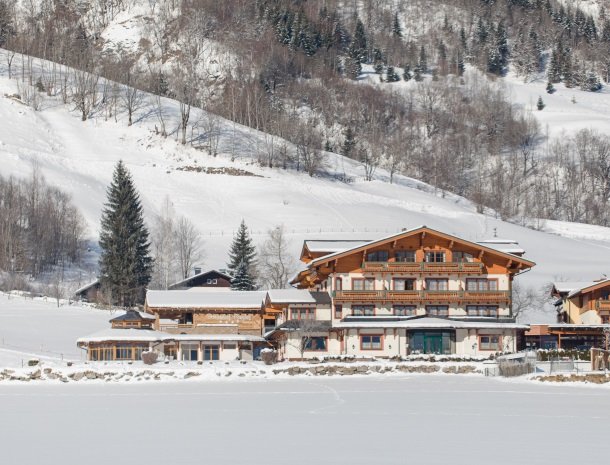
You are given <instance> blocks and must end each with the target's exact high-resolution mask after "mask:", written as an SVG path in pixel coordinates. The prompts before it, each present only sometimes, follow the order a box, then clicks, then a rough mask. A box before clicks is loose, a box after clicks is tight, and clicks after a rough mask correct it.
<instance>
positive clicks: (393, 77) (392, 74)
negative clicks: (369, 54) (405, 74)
mask: <svg viewBox="0 0 610 465" xmlns="http://www.w3.org/2000/svg"><path fill="white" fill-rule="evenodd" d="M386 81H387V82H397V81H400V76H399V75H398V73H397V72H396V70H395V69H394V67H393V66H388V70H387V71H386Z"/></svg>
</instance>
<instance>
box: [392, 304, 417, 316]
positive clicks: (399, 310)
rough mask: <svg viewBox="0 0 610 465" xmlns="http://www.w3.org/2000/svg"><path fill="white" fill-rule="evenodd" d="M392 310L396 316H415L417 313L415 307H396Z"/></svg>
mask: <svg viewBox="0 0 610 465" xmlns="http://www.w3.org/2000/svg"><path fill="white" fill-rule="evenodd" d="M392 309H393V311H394V315H396V316H413V315H415V314H416V312H417V307H416V306H415V305H394V307H392Z"/></svg>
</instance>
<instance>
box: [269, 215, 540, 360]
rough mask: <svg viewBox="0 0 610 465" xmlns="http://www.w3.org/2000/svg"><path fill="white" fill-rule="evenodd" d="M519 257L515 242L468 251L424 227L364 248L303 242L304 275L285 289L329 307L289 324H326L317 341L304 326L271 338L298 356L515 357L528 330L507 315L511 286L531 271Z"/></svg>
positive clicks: (472, 247)
mask: <svg viewBox="0 0 610 465" xmlns="http://www.w3.org/2000/svg"><path fill="white" fill-rule="evenodd" d="M498 242H502V243H501V244H499V243H498ZM325 248H326V250H324V249H325ZM513 252H514V253H513ZM523 254H524V251H523V249H521V248H520V247H519V246H518V244H516V243H515V242H514V241H506V240H503V241H499V240H496V241H494V242H493V243H488V242H483V243H475V242H471V241H467V240H464V239H461V238H459V237H456V236H453V235H450V234H446V233H443V232H440V231H436V230H434V229H432V228H428V227H426V226H422V227H419V228H415V229H411V230H405V231H402V232H400V233H398V234H392V235H390V236H387V237H384V238H381V239H378V240H374V241H368V242H367V241H355V242H351V241H306V242H305V244H304V246H303V250H302V253H301V260H302V261H303V262H304V263H305V264H306V268H305V269H303V270H302V271H300V272H299V273H298V274H297V276H296V277H295V278H294V279H293V281H292V284H293V285H295V286H297V287H298V288H301V289H307V290H310V291H317V292H328V293H329V294H330V296H331V299H332V308H331V312H330V315H328V314H327V313H326V312H321V313H320V314H318V312H317V311H314V312H310V313H307V312H306V313H304V314H297V316H296V318H295V317H294V316H292V315H291V316H290V319H291V320H292V321H293V322H294V321H295V320H296V321H302V320H316V321H328V322H329V328H328V330H326V331H324V332H323V334H322V332H321V331H320V328H319V327H316V328H315V330H314V328H311V331H310V330H309V329H308V326H310V325H309V324H308V323H304V324H302V326H303V329H302V330H301V331H296V330H294V329H293V330H292V331H281V328H279V329H278V331H276V332H275V333H274V334H273V335H272V336H273V337H275V338H280V339H285V340H286V342H285V344H284V345H283V346H285V347H302V343H301V341H305V342H306V343H307V345H306V347H305V350H304V351H303V356H304V357H315V356H325V355H355V356H382V357H392V356H404V355H407V354H412V353H423V354H461V355H477V356H478V355H489V354H491V353H494V352H511V351H515V350H516V349H517V344H518V340H519V339H520V338H521V337H522V335H523V333H524V331H525V330H527V329H528V328H529V326H528V325H522V324H518V323H516V321H515V318H514V317H513V315H512V312H511V289H512V283H513V279H514V277H515V276H516V275H518V274H519V273H522V272H524V271H526V270H528V269H530V268H531V267H533V266H534V265H535V263H534V262H532V261H529V260H526V259H525V258H523ZM292 325H293V326H295V327H296V326H298V325H296V324H295V323H293V324H292ZM311 326H314V325H311ZM316 330H317V332H316ZM309 333H312V334H311V336H310V335H309ZM312 337H313V338H315V339H313V340H312V342H308V341H309V339H311V338H312ZM303 338H305V339H303ZM290 339H293V340H290ZM283 346H282V345H280V347H283ZM293 355H294V351H292V350H290V349H284V356H286V357H288V358H292V356H293Z"/></svg>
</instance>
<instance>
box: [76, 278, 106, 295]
mask: <svg viewBox="0 0 610 465" xmlns="http://www.w3.org/2000/svg"><path fill="white" fill-rule="evenodd" d="M99 282H100V280H99V279H96V280H95V281H91V282H90V283H89V284H85V285H84V286H83V287H79V288H78V289H77V290H76V291H74V295H78V294H80V293H81V292H85V291H86V290H87V289H90V288H92V287H93V286H97V285H98V284H99Z"/></svg>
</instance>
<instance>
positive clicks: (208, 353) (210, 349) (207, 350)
mask: <svg viewBox="0 0 610 465" xmlns="http://www.w3.org/2000/svg"><path fill="white" fill-rule="evenodd" d="M219 347H220V346H217V345H204V346H203V359H204V360H220V350H219Z"/></svg>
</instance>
